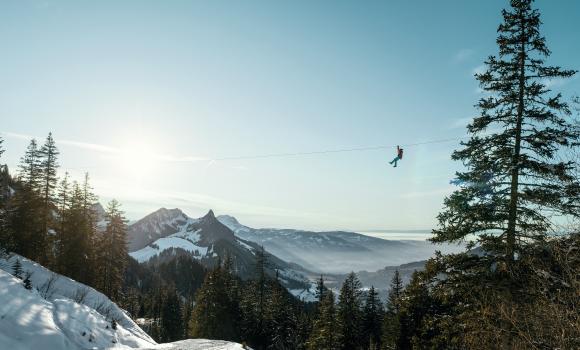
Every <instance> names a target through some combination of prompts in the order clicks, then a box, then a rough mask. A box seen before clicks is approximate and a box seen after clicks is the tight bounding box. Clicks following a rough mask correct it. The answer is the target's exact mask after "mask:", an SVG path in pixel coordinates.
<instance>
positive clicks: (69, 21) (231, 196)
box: [0, 0, 580, 230]
mask: <svg viewBox="0 0 580 350" xmlns="http://www.w3.org/2000/svg"><path fill="white" fill-rule="evenodd" d="M507 3H508V2H507V1H503V0H493V1H463V0H453V1H452V0H442V1H429V0H423V1H413V2H411V1H402V0H401V1H386V0H385V1H287V2H281V1H244V2H242V1H29V0H1V1H0V45H1V51H2V55H1V56H0V57H1V58H0V62H1V64H0V81H1V82H2V83H1V84H0V132H1V133H2V134H3V137H4V138H5V140H6V142H5V145H6V148H7V149H8V150H7V152H6V153H5V159H6V161H7V162H8V164H9V165H10V167H11V168H15V166H16V164H17V163H18V159H19V158H20V157H21V156H22V154H23V152H24V149H25V147H26V143H27V142H28V139H29V137H31V136H35V137H38V138H40V139H43V138H44V137H45V136H46V134H47V133H48V132H49V131H52V132H53V134H54V136H55V139H56V141H57V144H58V145H59V147H60V151H61V157H60V164H61V165H62V169H61V170H63V171H64V170H67V171H69V172H70V173H71V175H72V176H73V178H77V179H80V178H81V177H82V173H83V172H84V171H88V172H89V173H90V176H91V177H92V183H93V186H94V187H95V192H96V193H97V194H98V195H99V196H100V197H101V200H102V201H107V200H109V199H110V198H112V197H116V198H118V199H119V200H121V201H122V202H123V204H124V208H125V210H126V212H127V215H128V216H129V218H131V219H137V218H139V217H141V216H143V215H145V214H147V213H148V212H150V211H152V210H155V209H157V208H159V207H161V206H165V207H179V208H182V209H183V210H184V211H185V212H186V213H188V214H190V215H192V216H198V215H202V214H204V213H205V212H206V211H207V210H208V209H209V208H213V209H214V210H215V211H216V213H217V214H231V215H235V216H236V217H238V218H239V219H240V221H241V222H243V223H245V224H248V225H251V226H256V227H264V226H274V227H296V228H308V229H351V230H371V229H429V228H431V227H433V225H434V224H435V216H436V214H437V212H438V210H439V209H440V208H441V205H442V201H443V198H444V196H445V195H446V194H447V193H449V191H450V190H451V186H450V185H449V180H450V179H451V178H452V176H453V173H454V171H455V170H456V169H457V167H458V164H454V163H453V162H452V161H451V160H450V157H449V156H450V153H451V151H452V150H453V148H455V147H456V146H457V142H447V143H440V144H430V145H424V146H415V147H409V148H407V149H406V154H405V159H404V160H403V161H402V163H401V164H400V167H398V168H397V169H393V168H391V167H389V166H388V164H387V162H388V161H389V160H391V159H392V158H393V156H394V152H395V150H394V146H395V145H397V144H413V143H419V142H424V141H430V140H439V139H447V138H460V137H462V136H464V134H465V132H464V128H463V127H464V125H465V123H466V121H467V119H468V118H470V117H472V116H473V115H475V114H476V110H475V109H474V108H473V105H474V104H475V103H476V101H477V99H478V98H479V96H480V95H479V93H478V91H477V84H476V82H475V80H474V78H473V76H472V75H473V72H474V70H476V69H478V67H479V66H481V64H482V62H483V60H484V58H485V57H487V56H488V55H490V54H495V53H496V46H495V37H496V28H497V25H498V24H499V23H500V20H501V18H500V10H501V8H502V7H505V6H506V5H507ZM536 6H537V7H539V8H540V9H541V11H542V15H543V17H542V18H543V21H544V25H543V32H544V34H545V36H546V37H547V39H548V44H549V46H550V48H551V49H552V51H553V55H552V56H551V58H550V60H549V62H550V63H551V64H555V65H562V66H564V67H566V68H575V69H579V68H580V40H578V35H579V34H580V30H579V28H578V20H579V19H580V2H579V1H574V0H567V1H557V2H555V1H547V0H540V1H537V3H536ZM555 88H558V89H559V90H561V91H562V92H563V93H564V95H565V96H571V95H573V94H580V79H577V78H576V79H572V80H570V81H568V82H566V83H559V84H557V85H556V86H555ZM382 145H393V149H392V150H391V149H388V150H375V151H366V152H351V153H335V154H325V155H312V156H301V157H287V158H267V159H242V160H228V161H217V162H210V161H207V160H204V159H211V158H222V157H232V156H234V157H235V156H246V155H261V154H270V153H285V152H309V151H318V150H332V149H340V148H352V147H367V146H382Z"/></svg>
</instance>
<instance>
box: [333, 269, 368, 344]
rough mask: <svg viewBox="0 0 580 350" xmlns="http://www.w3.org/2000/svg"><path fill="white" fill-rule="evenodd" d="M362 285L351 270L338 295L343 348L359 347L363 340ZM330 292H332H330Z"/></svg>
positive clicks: (338, 313)
mask: <svg viewBox="0 0 580 350" xmlns="http://www.w3.org/2000/svg"><path fill="white" fill-rule="evenodd" d="M361 288H362V285H361V283H360V280H359V279H358V277H357V275H356V274H355V273H354V272H351V273H350V274H348V276H347V277H346V280H345V281H344V283H343V284H342V287H341V289H340V294H339V296H338V312H337V315H338V319H339V322H340V325H341V327H342V329H341V334H342V349H345V350H349V349H359V348H360V347H361V343H363V341H362V291H361ZM328 294H330V293H328Z"/></svg>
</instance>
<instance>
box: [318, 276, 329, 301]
mask: <svg viewBox="0 0 580 350" xmlns="http://www.w3.org/2000/svg"><path fill="white" fill-rule="evenodd" d="M326 290H327V288H326V287H325V286H324V277H323V276H322V275H320V278H319V279H318V280H317V281H316V295H315V297H316V300H318V304H320V303H322V300H323V299H324V293H325V292H326Z"/></svg>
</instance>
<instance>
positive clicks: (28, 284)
mask: <svg viewBox="0 0 580 350" xmlns="http://www.w3.org/2000/svg"><path fill="white" fill-rule="evenodd" d="M30 276H31V273H30V272H27V273H26V275H25V276H24V281H22V283H24V288H25V289H28V290H31V289H32V281H30Z"/></svg>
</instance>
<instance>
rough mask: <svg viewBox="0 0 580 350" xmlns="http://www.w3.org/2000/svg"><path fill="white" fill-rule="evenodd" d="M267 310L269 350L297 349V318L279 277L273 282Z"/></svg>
mask: <svg viewBox="0 0 580 350" xmlns="http://www.w3.org/2000/svg"><path fill="white" fill-rule="evenodd" d="M270 290H271V292H270V296H269V298H268V303H267V308H266V324H267V327H266V328H267V334H268V340H269V348H272V349H295V348H296V346H295V345H296V344H295V343H294V340H295V338H294V333H295V332H296V326H297V318H296V314H295V313H294V308H293V306H292V304H291V301H290V297H289V295H288V292H287V291H286V289H285V288H284V286H282V285H281V284H280V281H279V279H278V276H276V280H275V281H272V286H271V288H270Z"/></svg>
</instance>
